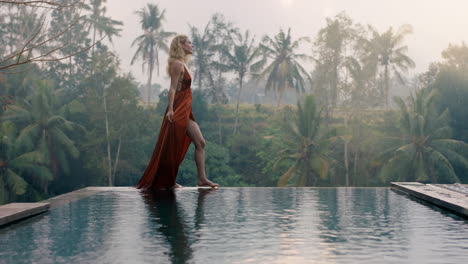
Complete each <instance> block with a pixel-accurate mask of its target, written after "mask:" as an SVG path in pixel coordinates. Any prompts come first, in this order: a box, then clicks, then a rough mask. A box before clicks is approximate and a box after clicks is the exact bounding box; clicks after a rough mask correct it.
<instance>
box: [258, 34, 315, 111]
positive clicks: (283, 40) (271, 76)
mask: <svg viewBox="0 0 468 264" xmlns="http://www.w3.org/2000/svg"><path fill="white" fill-rule="evenodd" d="M306 41H307V42H308V41H309V38H307V37H302V38H299V39H297V40H295V41H293V40H292V36H291V29H288V32H287V34H285V33H284V31H283V30H280V32H279V33H278V35H276V36H275V37H274V39H272V38H270V37H269V36H265V37H264V39H263V43H261V44H260V47H261V49H262V50H263V52H264V54H265V56H266V57H267V58H270V59H272V60H273V61H272V62H271V64H270V65H268V66H267V67H266V68H265V70H263V72H262V73H260V75H259V76H258V77H259V78H263V77H266V79H267V80H266V81H267V82H266V86H265V90H267V91H268V90H273V91H274V92H275V94H276V100H277V105H278V107H279V105H280V103H281V99H282V97H283V93H284V91H285V90H286V89H295V90H296V92H297V93H301V92H303V91H305V80H304V78H307V79H308V80H309V81H311V78H310V76H309V74H308V73H307V71H306V70H305V69H304V68H303V67H302V66H301V65H300V64H299V62H298V61H297V60H298V59H310V56H307V55H305V54H298V53H295V52H296V49H298V48H299V45H300V44H301V43H303V42H306Z"/></svg>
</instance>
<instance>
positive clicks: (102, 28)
mask: <svg viewBox="0 0 468 264" xmlns="http://www.w3.org/2000/svg"><path fill="white" fill-rule="evenodd" d="M106 1H107V0H92V1H91V3H90V4H91V6H89V5H86V4H84V5H83V7H84V8H85V9H87V10H89V11H90V12H91V13H90V14H89V15H88V16H87V17H86V18H85V24H86V25H87V26H88V31H90V30H91V28H93V31H92V33H93V43H96V33H97V34H99V36H100V37H102V36H103V35H105V36H106V37H107V38H108V39H109V41H110V42H111V43H112V37H114V36H120V31H122V29H121V28H117V26H122V25H123V23H122V21H118V20H114V19H112V18H110V17H106V16H105V14H106V11H107V9H106V7H105V6H102V5H103V4H105V3H106ZM91 54H92V55H94V46H93V48H92V51H91Z"/></svg>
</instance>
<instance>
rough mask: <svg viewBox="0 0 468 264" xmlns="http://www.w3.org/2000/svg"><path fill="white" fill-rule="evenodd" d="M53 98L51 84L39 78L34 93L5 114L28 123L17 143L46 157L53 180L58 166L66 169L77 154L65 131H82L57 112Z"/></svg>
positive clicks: (66, 171)
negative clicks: (22, 104) (24, 102)
mask: <svg viewBox="0 0 468 264" xmlns="http://www.w3.org/2000/svg"><path fill="white" fill-rule="evenodd" d="M56 100H57V98H56V96H55V94H54V90H53V87H52V85H51V83H50V82H48V81H39V82H38V87H37V90H36V93H35V94H33V95H31V96H30V97H29V98H28V99H27V100H26V104H25V106H24V108H19V107H17V108H15V109H12V111H11V112H10V113H9V112H6V113H5V117H4V118H6V119H12V120H15V121H17V122H26V123H27V124H28V125H27V126H26V127H24V128H23V129H22V130H21V131H20V133H19V136H18V139H17V144H19V145H20V146H23V147H24V148H25V149H27V150H32V151H38V152H39V153H41V155H43V156H44V157H47V160H48V161H49V167H50V169H51V170H52V172H53V176H54V179H56V178H57V177H58V174H59V169H61V170H62V171H64V172H65V173H68V172H69V165H68V158H69V157H72V158H77V157H78V156H79V151H78V148H77V147H76V145H75V142H73V140H71V139H70V138H69V136H68V135H67V134H68V133H69V132H72V131H73V130H74V129H80V130H84V128H83V127H82V126H80V125H77V124H75V123H73V122H71V121H68V120H66V119H65V118H64V117H63V116H61V115H58V114H57V113H56V109H57V102H56ZM45 191H46V192H47V189H46V190H45Z"/></svg>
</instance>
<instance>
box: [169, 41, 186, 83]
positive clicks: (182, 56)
mask: <svg viewBox="0 0 468 264" xmlns="http://www.w3.org/2000/svg"><path fill="white" fill-rule="evenodd" d="M188 39H189V38H188V37H187V36H186V35H177V36H175V37H174V38H173V39H172V41H171V46H170V47H169V59H167V74H168V75H169V76H170V75H171V74H170V67H171V63H172V62H173V61H175V60H180V61H183V62H184V63H185V64H187V63H188V62H189V60H190V55H189V54H186V53H185V51H184V49H183V48H182V44H183V43H185V42H186V41H187V40H188Z"/></svg>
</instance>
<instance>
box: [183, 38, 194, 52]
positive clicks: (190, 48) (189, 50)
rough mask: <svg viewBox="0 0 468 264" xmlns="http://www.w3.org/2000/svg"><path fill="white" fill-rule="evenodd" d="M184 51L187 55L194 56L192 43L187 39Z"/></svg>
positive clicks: (184, 43)
mask: <svg viewBox="0 0 468 264" xmlns="http://www.w3.org/2000/svg"><path fill="white" fill-rule="evenodd" d="M182 49H183V50H184V52H185V54H192V49H193V45H192V41H190V39H187V40H186V41H185V42H182Z"/></svg>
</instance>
